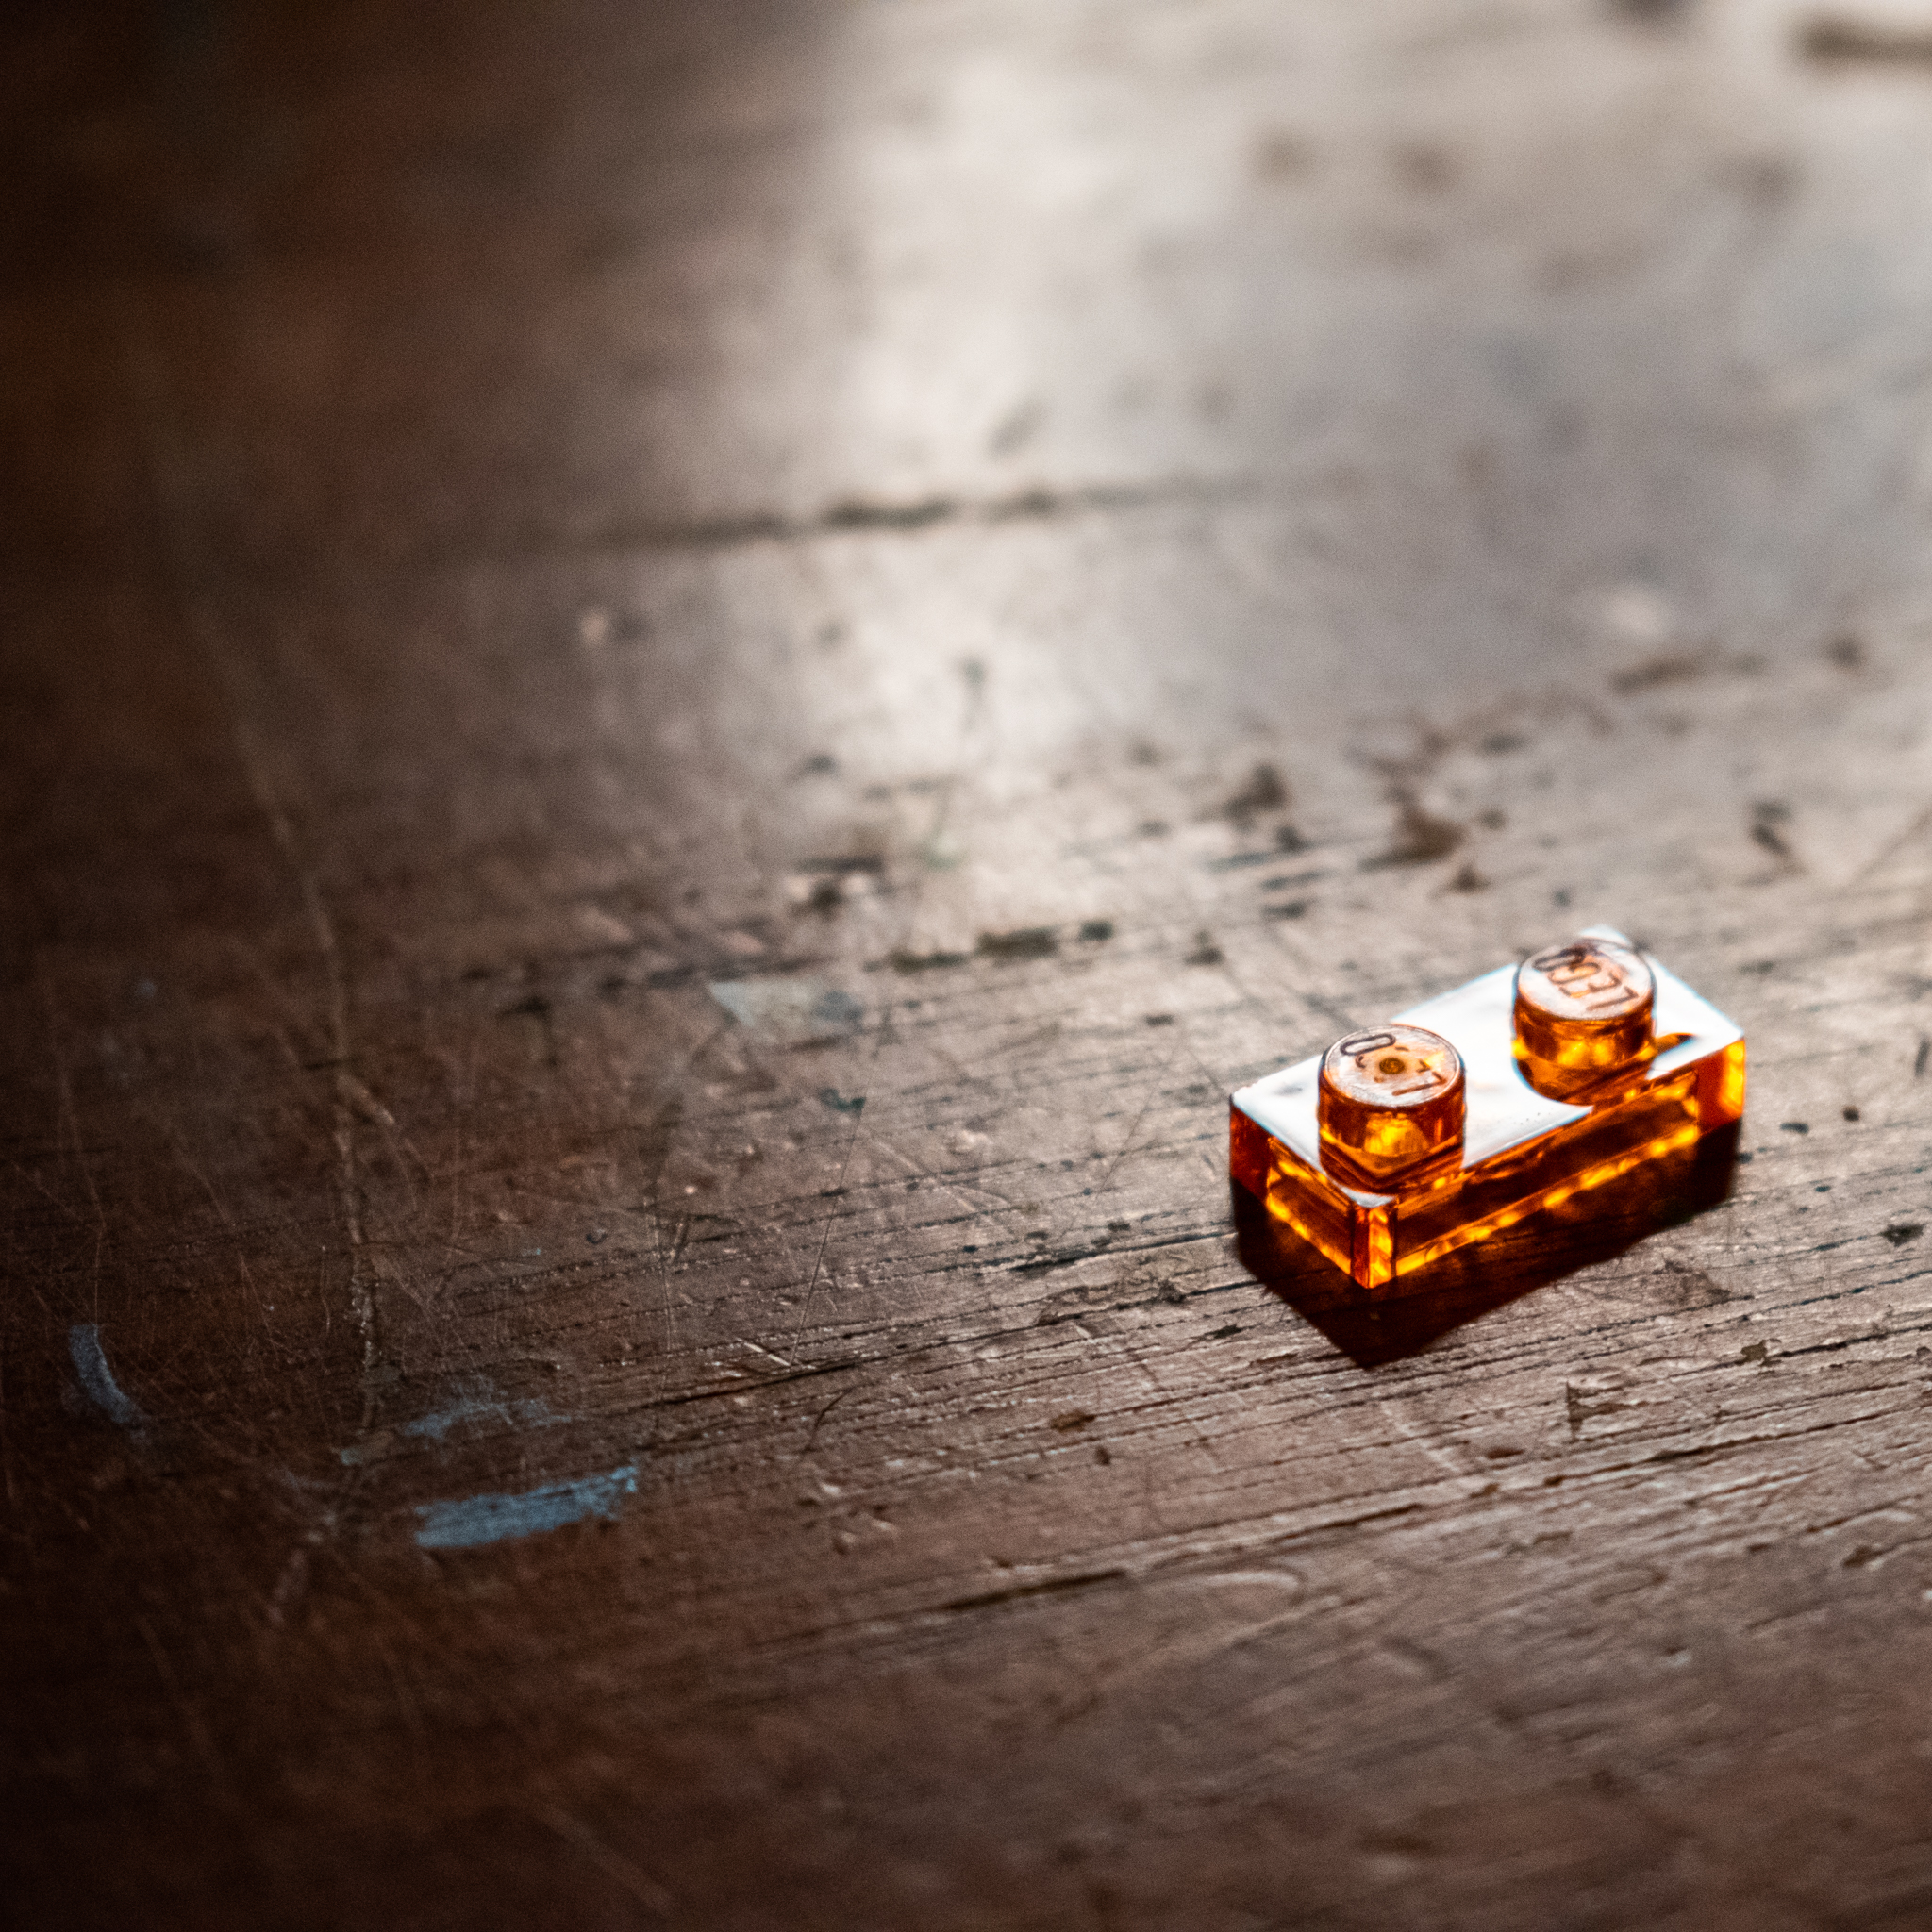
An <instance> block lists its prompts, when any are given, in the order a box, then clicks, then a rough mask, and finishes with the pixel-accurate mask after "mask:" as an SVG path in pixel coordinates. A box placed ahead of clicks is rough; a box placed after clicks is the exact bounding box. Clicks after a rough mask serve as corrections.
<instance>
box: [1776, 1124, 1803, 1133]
mask: <svg viewBox="0 0 1932 1932" xmlns="http://www.w3.org/2000/svg"><path fill="white" fill-rule="evenodd" d="M1777 1130H1778V1132H1779V1133H1780V1134H1808V1133H1809V1132H1810V1131H1811V1123H1810V1122H1809V1121H1780V1122H1778V1124H1777Z"/></svg>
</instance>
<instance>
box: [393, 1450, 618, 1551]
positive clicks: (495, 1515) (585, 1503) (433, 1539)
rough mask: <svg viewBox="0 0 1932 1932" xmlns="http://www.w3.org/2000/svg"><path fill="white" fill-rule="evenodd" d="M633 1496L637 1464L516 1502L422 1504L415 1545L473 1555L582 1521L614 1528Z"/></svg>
mask: <svg viewBox="0 0 1932 1932" xmlns="http://www.w3.org/2000/svg"><path fill="white" fill-rule="evenodd" d="M637 1492H638V1467H637V1464H636V1463H634V1462H632V1463H627V1464H625V1467H624V1468H623V1469H613V1470H612V1471H611V1472H610V1474H608V1475H587V1476H579V1477H578V1478H577V1480H576V1481H575V1482H574V1483H546V1484H545V1485H544V1486H543V1488H541V1490H525V1491H524V1493H523V1494H522V1495H520V1496H465V1497H463V1498H462V1499H461V1500H460V1501H458V1502H454V1503H422V1504H419V1505H418V1506H417V1508H416V1514H417V1515H418V1516H420V1517H421V1518H422V1519H423V1527H422V1528H421V1529H419V1530H418V1531H417V1532H416V1541H417V1542H418V1543H419V1544H421V1546H422V1547H423V1548H424V1549H425V1550H473V1549H475V1548H477V1547H478V1546H479V1545H481V1544H483V1543H500V1542H502V1541H505V1540H506V1539H507V1538H509V1537H516V1536H538V1535H541V1533H542V1532H543V1531H544V1530H546V1529H561V1528H562V1527H563V1526H564V1524H567V1523H581V1522H582V1521H583V1520H584V1519H585V1517H587V1516H601V1517H603V1518H604V1519H605V1520H606V1521H607V1522H614V1521H615V1520H616V1517H617V1511H618V1508H619V1507H620V1504H621V1501H622V1499H623V1498H624V1497H625V1496H634V1495H636V1494H637Z"/></svg>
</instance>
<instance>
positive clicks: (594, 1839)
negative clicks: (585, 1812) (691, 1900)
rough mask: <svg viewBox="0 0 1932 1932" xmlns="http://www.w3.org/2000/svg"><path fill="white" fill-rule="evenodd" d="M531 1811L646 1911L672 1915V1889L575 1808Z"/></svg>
mask: <svg viewBox="0 0 1932 1932" xmlns="http://www.w3.org/2000/svg"><path fill="white" fill-rule="evenodd" d="M530 1815H531V1816H532V1817H534V1818H536V1819H537V1820H538V1821H539V1822H540V1823H541V1824H546V1825H548V1826H549V1827H550V1829H551V1830H552V1831H554V1832H555V1833H556V1834H557V1835H558V1838H560V1839H562V1840H564V1841H565V1842H566V1843H568V1844H573V1845H575V1846H576V1848H577V1849H578V1850H579V1851H580V1852H582V1853H583V1854H584V1856H585V1857H587V1858H589V1859H590V1861H591V1864H593V1865H594V1866H596V1868H597V1869H598V1871H600V1872H601V1873H603V1874H604V1875H605V1876H606V1877H607V1878H608V1879H609V1880H610V1881H611V1883H612V1884H613V1885H615V1886H616V1887H617V1888H618V1889H619V1890H621V1891H623V1892H625V1893H626V1894H628V1896H629V1897H631V1898H632V1899H634V1900H635V1901H636V1902H637V1903H638V1904H639V1905H641V1906H642V1907H643V1908H644V1909H645V1910H646V1911H647V1912H651V1913H653V1914H654V1915H655V1916H657V1917H658V1918H660V1919H663V1918H669V1917H670V1915H671V1912H672V1910H673V1908H674V1907H675V1905H676V1903H677V1901H676V1900H675V1898H673V1897H672V1895H671V1893H670V1891H669V1890H666V1889H665V1887H663V1886H661V1885H659V1884H658V1881H657V1880H656V1879H655V1878H653V1877H651V1876H649V1874H646V1873H643V1872H641V1871H639V1869H638V1868H637V1867H636V1866H635V1865H633V1864H632V1863H631V1861H630V1860H629V1859H628V1858H626V1857H624V1855H623V1854H622V1853H620V1852H614V1851H612V1850H611V1848H610V1847H609V1846H608V1844H606V1843H605V1842H604V1840H602V1839H601V1838H599V1837H598V1836H597V1834H596V1833H595V1832H593V1831H592V1830H591V1827H590V1826H589V1825H588V1824H585V1823H584V1822H583V1820H582V1819H581V1818H579V1817H577V1815H576V1814H575V1812H574V1811H569V1810H566V1809H565V1808H564V1807H562V1806H561V1805H539V1806H535V1807H532V1808H531V1814H530Z"/></svg>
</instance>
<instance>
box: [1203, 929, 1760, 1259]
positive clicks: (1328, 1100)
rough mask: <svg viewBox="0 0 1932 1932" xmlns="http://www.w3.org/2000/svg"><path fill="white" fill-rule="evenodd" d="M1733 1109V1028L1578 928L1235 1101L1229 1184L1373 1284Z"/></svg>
mask: <svg viewBox="0 0 1932 1932" xmlns="http://www.w3.org/2000/svg"><path fill="white" fill-rule="evenodd" d="M1743 1111H1744V1036H1743V1034H1742V1033H1741V1032H1740V1030H1739V1028H1738V1027H1737V1026H1735V1025H1733V1024H1732V1023H1731V1022H1730V1021H1729V1020H1727V1019H1725V1018H1724V1015H1723V1014H1722V1013H1720V1012H1719V1011H1718V1010H1717V1008H1715V1007H1713V1006H1711V1005H1710V1004H1709V1003H1708V1002H1707V1001H1706V1000H1704V999H1701V998H1700V997H1699V996H1698V995H1697V994H1696V993H1694V992H1692V991H1691V989H1690V988H1689V987H1688V986H1686V985H1685V984H1684V982H1683V981H1682V980H1680V979H1678V978H1676V977H1675V976H1674V974H1671V973H1669V972H1667V971H1666V970H1665V969H1664V968H1663V967H1662V966H1660V965H1659V964H1658V963H1657V961H1656V960H1655V959H1652V958H1647V957H1646V956H1645V955H1643V954H1641V953H1640V952H1639V951H1638V950H1637V949H1636V948H1635V947H1634V946H1633V945H1632V944H1631V943H1630V941H1628V940H1626V939H1625V938H1624V936H1623V934H1621V933H1618V932H1614V931H1612V930H1611V929H1610V928H1608V927H1607V926H1592V927H1591V928H1590V929H1589V930H1587V931H1586V932H1583V933H1580V934H1578V935H1577V937H1576V938H1575V939H1574V940H1572V941H1566V942H1565V943H1564V944H1563V945H1560V946H1553V947H1551V948H1549V949H1548V950H1547V951H1545V952H1541V953H1537V954H1535V955H1533V956H1532V957H1531V958H1529V959H1527V960H1525V961H1524V963H1523V965H1522V966H1521V967H1516V966H1502V967H1498V968H1497V969H1496V971H1495V972H1493V973H1486V974H1483V975H1482V976H1481V977H1480V978H1477V979H1472V980H1471V981H1470V982H1469V983H1468V984H1467V985H1466V986H1459V987H1457V989H1456V990H1455V991H1453V992H1446V993H1441V994H1439V995H1438V996H1437V997H1436V998H1434V999H1431V1000H1425V1001H1424V1002H1423V1004H1422V1005H1421V1006H1419V1007H1412V1008H1409V1010H1408V1011H1407V1012H1406V1013H1401V1014H1398V1015H1397V1016H1396V1018H1395V1019H1393V1020H1391V1021H1390V1022H1389V1023H1388V1024H1386V1025H1384V1026H1381V1027H1372V1028H1367V1029H1364V1030H1363V1031H1362V1032H1360V1033H1357V1034H1351V1035H1349V1036H1347V1037H1346V1038H1344V1039H1342V1040H1340V1041H1337V1042H1336V1043H1335V1044H1334V1045H1333V1046H1332V1047H1330V1048H1329V1049H1328V1051H1327V1052H1326V1053H1325V1054H1322V1055H1318V1056H1316V1057H1315V1058H1310V1059H1306V1060H1302V1061H1300V1062H1298V1063H1297V1064H1296V1065H1294V1066H1291V1067H1287V1068H1284V1069H1283V1071H1282V1072H1280V1073H1278V1074H1271V1075H1270V1076H1269V1077H1268V1078H1266V1079H1264V1080H1257V1081H1256V1082H1255V1084H1254V1085H1253V1086H1251V1087H1243V1088H1242V1089H1241V1091H1239V1092H1237V1093H1236V1094H1235V1095H1234V1097H1233V1104H1232V1110H1231V1115H1230V1126H1231V1132H1230V1141H1229V1155H1230V1166H1231V1168H1232V1171H1233V1174H1234V1177H1235V1179H1236V1180H1238V1181H1239V1182H1240V1183H1241V1185H1242V1186H1243V1187H1244V1188H1246V1189H1247V1190H1248V1191H1250V1192H1251V1193H1253V1194H1255V1195H1256V1196H1257V1198H1258V1199H1259V1200H1260V1201H1261V1202H1262V1203H1263V1205H1264V1206H1265V1207H1266V1208H1267V1209H1268V1211H1269V1213H1270V1214H1271V1215H1272V1216H1274V1219H1276V1220H1277V1221H1280V1222H1283V1223H1285V1224H1287V1225H1288V1226H1289V1227H1291V1228H1292V1229H1293V1230H1294V1232H1295V1233H1297V1234H1298V1235H1300V1236H1301V1237H1302V1238H1303V1239H1304V1240H1305V1241H1309V1242H1311V1243H1312V1244H1313V1245H1314V1246H1315V1247H1316V1248H1318V1249H1320V1250H1321V1252H1322V1253H1323V1254H1324V1255H1325V1256H1326V1257H1328V1258H1329V1260H1331V1261H1333V1262H1334V1263H1335V1265H1336V1266H1337V1267H1339V1268H1342V1269H1345V1270H1346V1271H1347V1272H1348V1273H1349V1274H1352V1275H1354V1277H1355V1278H1356V1280H1357V1281H1358V1282H1359V1283H1360V1284H1361V1285H1362V1286H1363V1287H1364V1288H1367V1289H1383V1290H1387V1289H1388V1288H1390V1286H1391V1284H1392V1283H1394V1282H1395V1281H1396V1280H1397V1279H1398V1278H1400V1277H1401V1276H1404V1275H1407V1274H1411V1273H1413V1272H1414V1271H1415V1270H1417V1269H1420V1268H1424V1267H1425V1266H1426V1265H1427V1264H1428V1263H1429V1262H1431V1261H1433V1260H1435V1259H1437V1258H1438V1257H1440V1256H1442V1255H1446V1254H1449V1253H1450V1252H1451V1251H1452V1250H1454V1249H1457V1248H1461V1247H1467V1246H1469V1245H1470V1244H1471V1243H1472V1242H1474V1241H1482V1240H1484V1239H1486V1238H1487V1237H1488V1236H1490V1235H1492V1234H1494V1233H1496V1232H1497V1231H1498V1230H1499V1229H1502V1228H1505V1227H1508V1226H1511V1225H1512V1224H1515V1223H1517V1222H1519V1221H1523V1220H1525V1219H1526V1218H1527V1217H1528V1216H1530V1215H1532V1214H1535V1213H1536V1212H1538V1211H1539V1210H1540V1209H1541V1208H1548V1207H1554V1206H1555V1205H1556V1204H1557V1203H1558V1202H1561V1201H1564V1200H1567V1199H1569V1198H1570V1196H1572V1195H1574V1194H1578V1193H1582V1192H1584V1191H1587V1190H1589V1189H1591V1188H1597V1187H1601V1186H1603V1185H1604V1183H1606V1182H1607V1181H1612V1180H1615V1179H1617V1178H1618V1177H1619V1176H1620V1175H1623V1174H1628V1173H1630V1172H1631V1171H1632V1170H1633V1169H1635V1168H1638V1167H1641V1166H1642V1165H1643V1164H1644V1163H1645V1162H1648V1161H1653V1160H1658V1159H1662V1158H1665V1157H1666V1156H1669V1155H1672V1154H1674V1153H1676V1152H1677V1151H1678V1150H1679V1149H1681V1148H1685V1147H1688V1146H1690V1145H1691V1144H1692V1143H1693V1142H1694V1141H1697V1140H1698V1139H1699V1138H1701V1137H1702V1136H1703V1135H1705V1134H1708V1133H1711V1132H1713V1131H1715V1130H1716V1129H1718V1128H1721V1127H1725V1126H1729V1125H1730V1124H1732V1123H1734V1122H1735V1121H1737V1120H1738V1119H1739V1118H1740V1116H1741V1115H1742V1113H1743Z"/></svg>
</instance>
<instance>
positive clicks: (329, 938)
mask: <svg viewBox="0 0 1932 1932" xmlns="http://www.w3.org/2000/svg"><path fill="white" fill-rule="evenodd" d="M119 319H120V326H121V347H122V359H123V365H124V367H125V370H126V372H127V377H128V388H129V390H130V391H131V394H132V398H133V402H134V406H135V408H134V415H135V420H136V422H137V424H138V425H139V429H140V441H141V446H142V455H143V457H144V458H145V461H146V467H147V476H148V484H149V489H150V491H151V494H152V496H153V499H154V502H155V506H156V510H157V513H158V523H159V525H160V528H161V533H162V540H163V541H162V551H163V555H164V558H165V560H166V563H167V567H168V574H169V576H170V579H171V581H172V584H173V587H174V591H175V602H176V605H177V608H179V611H180V614H181V618H182V622H183V624H184V625H185V626H186V628H187V630H188V633H189V635H190V636H191V637H192V639H193V640H194V641H195V643H196V645H197V646H198V647H199V649H200V651H201V654H202V657H203V658H204V660H205V661H206V662H207V664H208V668H209V670H210V671H211V672H212V673H213V675H214V678H215V682H216V685H217V687H218V688H219V689H220V691H221V692H222V695H223V698H224V700H225V704H226V707H227V712H228V726H229V735H230V737H231V739H232V741H233V743H234V746H235V752H236V758H237V760H238V762H239V763H240V765H241V768H242V776H243V778H244V780H245V781H246V783H247V786H248V790H249V792H250V795H251V796H252V797H253V798H254V800H255V803H256V808H257V809H258V811H259V812H260V813H261V815H262V819H263V821H264V822H265V824H267V826H268V829H269V835H270V837H271V839H272V840H273V841H274V842H275V849H276V851H277V852H278V853H279V854H280V855H281V858H282V860H283V862H284V864H285V865H286V866H287V868H288V870H289V873H290V875H291V878H292V879H293V880H294V883H295V888H296V891H297V892H298V894H299V895H300V898H301V902H302V908H303V911H304V914H305V915H306V917H307V920H308V929H309V934H310V937H311V939H312V940H313V941H314V945H315V950H316V953H317V956H318V957H319V958H320V959H321V962H322V968H323V984H324V1021H325V1030H326V1038H327V1041H328V1049H329V1058H328V1062H327V1065H328V1067H329V1069H330V1070H331V1071H332V1072H333V1074H334V1075H335V1077H334V1079H333V1080H332V1082H331V1086H332V1088H333V1091H334V1104H333V1114H334V1123H333V1131H332V1140H333V1143H334V1147H335V1153H336V1163H337V1192H338V1198H339V1201H340V1204H341V1216H342V1227H343V1234H344V1237H345V1239H346V1241H347V1245H348V1257H349V1305H350V1308H351V1310H352V1312H353V1314H354V1316H355V1321H356V1326H357V1330H358V1334H359V1335H360V1338H361V1343H362V1376H361V1392H362V1420H361V1427H362V1429H363V1430H364V1432H366V1431H367V1430H368V1429H369V1428H371V1427H372V1426H373V1425H374V1423H375V1394H376V1368H377V1363H378V1356H379V1345H378V1341H377V1332H376V1303H375V1285H374V1280H373V1277H372V1276H371V1274H370V1272H369V1268H368V1263H367V1258H366V1256H365V1254H364V1245H365V1243H364V1239H363V1224H362V1206H361V1197H360V1191H359V1185H358V1174H357V1160H356V1131H355V1114H356V1104H357V1089H358V1087H359V1086H360V1082H359V1081H358V1080H357V1079H356V1078H355V1075H354V1074H353V1073H352V1072H351V1070H350V1062H351V1060H352V1059H353V1058H354V1052H355V1049H354V1042H353V1040H352V1037H351V1029H350V1020H349V1011H350V1007H349V982H348V972H347V968H346V966H345V964H344V961H343V958H342V949H341V941H340V938H339V936H338V934H337V932H336V925H335V921H334V919H333V917H332V916H331V915H330V912H329V909H328V904H327V901H326V899H325V897H324V895H323V891H322V879H321V874H320V871H319V868H318V867H317V865H316V863H315V861H314V859H313V858H312V857H311V856H310V855H309V853H308V850H307V848H306V845H305V843H304V841H303V840H302V838H301V836H300V835H299V833H298V832H297V830H296V828H295V824H294V820H293V818H292V817H291V814H290V811H289V809H288V808H287V806H286V805H285V803H284V802H283V799H282V796H281V793H280V791H279V790H278V789H277V787H276V785H275V780H274V778H273V776H272V775H271V772H270V766H269V760H268V758H267V756H266V753H265V751H264V748H263V746H262V744H261V742H260V740H259V738H258V734H257V732H256V728H255V725H254V723H253V721H252V718H251V716H250V708H249V705H248V700H247V690H246V680H245V677H244V675H243V667H242V661H241V658H240V655H239V653H238V652H237V651H236V650H235V649H234V648H233V646H232V645H231V643H230V641H229V640H228V637H227V634H226V631H225V627H224V625H223V623H222V620H221V619H220V617H219V616H218V615H217V613H216V599H215V597H214V594H213V591H212V589H211V584H212V581H213V577H214V573H213V571H212V568H211V566H210V565H209V564H208V559H207V558H206V557H205V556H204V554H203V545H202V541H201V538H200V532H199V523H198V519H197V517H196V514H195V507H194V504H193V502H192V493H191V489H190V486H189V484H188V482H187V481H186V479H187V477H188V476H189V475H190V474H191V473H192V466H191V464H190V462H189V460H188V457H187V451H186V446H185V443H184V441H183V440H182V437H181V435H180V433H179V430H178V428H177V427H176V425H175V414H174V410H173V408H172V405H171V400H170V396H169V390H168V383H167V376H166V372H165V371H164V369H163V368H162V366H161V362H160V358H159V355H158V351H157V350H156V349H155V347H154V346H153V343H152V341H150V339H149V334H148V332H147V331H146V330H145V329H143V328H142V326H141V325H140V321H139V319H138V318H137V317H136V316H135V315H133V314H132V313H131V312H130V305H129V298H128V297H127V296H126V295H125V293H124V294H123V296H122V302H121V312H120V318H119ZM362 1091H364V1092H366V1091H367V1090H366V1089H363V1090H362Z"/></svg>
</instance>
